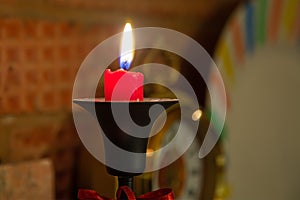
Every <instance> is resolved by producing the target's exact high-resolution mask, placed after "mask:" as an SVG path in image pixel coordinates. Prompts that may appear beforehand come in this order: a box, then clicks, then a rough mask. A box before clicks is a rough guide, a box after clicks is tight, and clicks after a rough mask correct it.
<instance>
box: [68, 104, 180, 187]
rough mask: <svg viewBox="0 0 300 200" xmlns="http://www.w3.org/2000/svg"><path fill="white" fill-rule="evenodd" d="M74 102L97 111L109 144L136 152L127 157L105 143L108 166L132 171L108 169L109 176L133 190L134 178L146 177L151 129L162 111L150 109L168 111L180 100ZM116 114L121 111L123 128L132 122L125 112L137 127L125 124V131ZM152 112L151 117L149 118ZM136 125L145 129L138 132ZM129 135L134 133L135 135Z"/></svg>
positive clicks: (139, 129) (88, 109) (120, 119)
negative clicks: (155, 106)
mask: <svg viewBox="0 0 300 200" xmlns="http://www.w3.org/2000/svg"><path fill="white" fill-rule="evenodd" d="M73 102H74V103H76V104H78V105H80V106H81V107H83V108H84V109H86V110H87V111H89V112H91V111H92V110H93V111H95V112H96V116H97V120H98V123H99V125H100V127H101V128H102V130H103V133H104V134H105V136H106V137H107V138H108V139H109V141H110V142H111V143H113V144H114V145H116V146H117V147H119V148H121V149H123V150H126V151H128V152H132V154H131V155H132V156H130V157H126V156H125V157H124V156H123V155H121V154H119V153H118V151H114V150H112V149H111V148H110V147H109V145H107V144H106V143H105V142H104V149H105V161H106V163H114V164H115V165H114V166H118V164H119V165H124V164H126V167H127V169H128V170H126V171H122V170H119V169H114V168H112V167H109V166H106V170H107V172H108V174H110V175H113V176H117V177H118V185H119V187H120V186H123V185H126V186H129V187H130V188H132V189H133V177H134V176H137V175H139V174H142V173H143V172H144V170H145V166H146V151H147V144H148V138H149V135H150V132H151V127H152V125H153V123H154V121H155V119H156V118H158V117H159V115H160V114H161V111H162V110H156V111H155V112H154V113H153V112H152V113H151V111H150V109H152V106H154V105H160V106H162V107H163V108H164V109H165V110H166V109H168V108H169V107H170V106H172V105H175V104H176V103H178V100H177V99H150V98H145V99H144V101H129V102H125V101H105V100H104V99H102V98H101V99H75V100H73ZM112 108H113V109H112ZM113 111H120V112H119V113H117V114H118V117H117V119H118V123H119V121H120V122H121V123H122V125H124V123H123V122H126V121H128V115H126V114H124V115H123V111H126V112H129V114H130V117H131V120H133V122H134V124H135V125H132V124H131V123H129V124H128V125H126V123H125V126H126V131H124V130H123V129H121V128H120V127H119V126H118V124H117V122H116V121H115V115H114V112H113ZM149 111H150V113H151V116H149ZM136 126H138V127H142V128H138V129H137V128H136ZM122 127H123V126H122ZM143 127H145V128H143ZM128 133H134V135H132V134H128ZM136 136H141V137H136Z"/></svg>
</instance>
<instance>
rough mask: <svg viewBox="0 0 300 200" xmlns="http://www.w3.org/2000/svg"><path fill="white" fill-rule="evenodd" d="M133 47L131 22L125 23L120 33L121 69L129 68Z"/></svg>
mask: <svg viewBox="0 0 300 200" xmlns="http://www.w3.org/2000/svg"><path fill="white" fill-rule="evenodd" d="M133 49H134V41H133V34H132V28H131V24H130V23H126V25H125V28H124V31H123V35H122V41H121V57H120V67H121V68H122V69H126V70H128V69H129V67H130V64H131V62H132V60H133V56H134V51H133Z"/></svg>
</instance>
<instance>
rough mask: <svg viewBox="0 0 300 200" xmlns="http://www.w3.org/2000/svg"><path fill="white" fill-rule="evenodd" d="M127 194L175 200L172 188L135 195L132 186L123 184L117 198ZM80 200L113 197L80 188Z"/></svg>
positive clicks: (131, 197) (147, 199) (137, 199)
mask: <svg viewBox="0 0 300 200" xmlns="http://www.w3.org/2000/svg"><path fill="white" fill-rule="evenodd" d="M121 195H125V196H126V198H127V200H174V193H173V191H172V189H170V188H164V189H159V190H156V191H153V192H148V193H146V194H143V195H141V196H139V197H135V195H134V193H133V191H132V190H131V188H129V187H127V186H121V187H120V188H119V189H118V191H117V200H124V196H122V198H121ZM78 199H79V200H113V199H111V198H107V197H103V196H101V195H99V194H98V193H97V192H96V191H94V190H86V189H80V190H79V191H78Z"/></svg>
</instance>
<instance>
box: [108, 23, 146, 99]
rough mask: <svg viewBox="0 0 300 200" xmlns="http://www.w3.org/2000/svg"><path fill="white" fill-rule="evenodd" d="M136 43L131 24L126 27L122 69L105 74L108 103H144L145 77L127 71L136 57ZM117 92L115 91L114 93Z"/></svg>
mask: <svg viewBox="0 0 300 200" xmlns="http://www.w3.org/2000/svg"><path fill="white" fill-rule="evenodd" d="M133 47H134V42H133V35H132V28H131V25H130V23H127V24H126V25H125V28H124V31H123V35H122V42H121V56H120V69H118V70H116V71H114V72H112V71H111V70H110V69H107V70H105V72H104V95H105V100H106V101H142V100H143V99H144V95H143V93H144V89H143V83H144V76H143V74H141V73H139V72H129V71H127V70H128V69H129V67H130V64H131V62H132V60H133V56H134V51H133ZM114 90H115V91H114Z"/></svg>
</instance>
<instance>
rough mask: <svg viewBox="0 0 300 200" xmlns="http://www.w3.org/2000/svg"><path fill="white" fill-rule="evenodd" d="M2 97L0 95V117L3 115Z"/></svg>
mask: <svg viewBox="0 0 300 200" xmlns="http://www.w3.org/2000/svg"><path fill="white" fill-rule="evenodd" d="M4 113H5V112H4V106H3V97H2V95H1V94H0V115H2V114H4Z"/></svg>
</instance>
